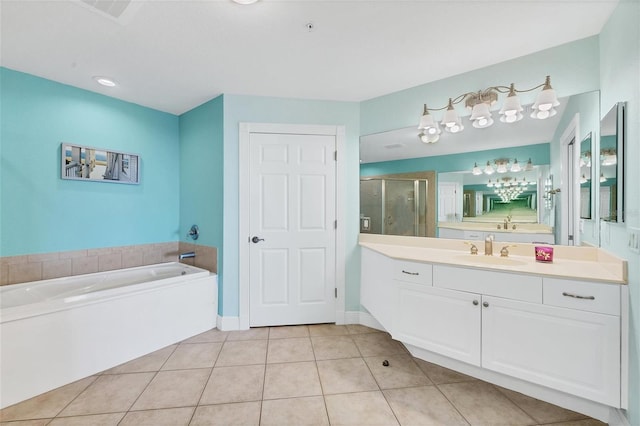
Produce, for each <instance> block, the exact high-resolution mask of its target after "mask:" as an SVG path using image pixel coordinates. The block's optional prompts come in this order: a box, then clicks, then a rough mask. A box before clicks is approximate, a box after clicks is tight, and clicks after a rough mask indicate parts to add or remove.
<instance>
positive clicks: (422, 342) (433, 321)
mask: <svg viewBox="0 0 640 426" xmlns="http://www.w3.org/2000/svg"><path fill="white" fill-rule="evenodd" d="M395 287H396V300H395V307H394V316H393V320H394V321H393V326H392V331H393V332H392V335H393V337H394V338H395V339H396V340H399V341H401V342H405V343H408V344H410V345H414V346H417V347H419V348H423V349H426V350H429V351H432V352H436V353H439V354H441V355H445V356H448V357H450V358H453V359H457V360H459V361H463V362H466V363H469V364H473V365H476V366H480V331H481V322H480V314H481V309H480V296H479V295H477V294H473V293H465V292H461V291H450V290H443V289H439V288H434V287H425V286H421V285H417V284H411V283H405V282H401V281H397V282H396V283H395Z"/></svg>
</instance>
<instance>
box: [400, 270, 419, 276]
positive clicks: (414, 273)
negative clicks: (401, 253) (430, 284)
mask: <svg viewBox="0 0 640 426" xmlns="http://www.w3.org/2000/svg"><path fill="white" fill-rule="evenodd" d="M402 273H403V274H407V275H420V272H408V271H405V270H404V269H403V270H402Z"/></svg>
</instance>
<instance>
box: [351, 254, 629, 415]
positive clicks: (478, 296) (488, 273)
mask: <svg viewBox="0 0 640 426" xmlns="http://www.w3.org/2000/svg"><path fill="white" fill-rule="evenodd" d="M362 256H363V257H362V287H361V289H362V294H361V298H362V304H363V305H364V306H365V307H366V308H367V309H368V310H369V312H371V314H372V315H373V316H374V317H375V318H376V319H377V320H378V321H379V322H380V323H381V324H382V325H383V326H384V327H385V328H386V329H387V331H389V332H390V333H391V335H392V336H393V338H394V339H396V340H399V341H401V342H403V343H406V344H407V345H410V349H411V347H415V348H417V349H418V350H420V351H428V352H427V353H433V354H435V355H436V356H444V357H447V358H450V359H452V360H457V361H462V362H464V363H466V364H470V365H472V366H475V367H477V368H479V369H480V370H481V371H491V372H495V373H499V374H500V375H506V376H508V377H513V378H517V379H520V380H523V381H525V382H527V383H533V384H536V385H541V386H543V387H546V388H550V389H554V390H557V391H560V392H564V393H566V394H569V395H575V396H578V397H581V398H585V399H587V400H590V401H595V402H598V403H602V404H605V405H607V406H612V407H620V406H621V310H620V304H621V290H620V285H619V284H606V283H595V282H585V281H579V280H569V279H558V278H548V277H542V276H536V275H531V274H522V273H516V272H505V271H496V270H490V269H478V268H469V267H461V266H453V265H444V264H430V263H427V262H408V261H403V260H397V259H391V258H386V259H385V256H384V255H381V254H379V253H376V252H375V251H372V250H368V249H366V248H363V250H362ZM384 269H386V271H385V270H384ZM378 315H379V316H378ZM425 359H428V357H426V358H425ZM487 374H489V373H487Z"/></svg>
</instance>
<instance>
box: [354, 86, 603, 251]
mask: <svg viewBox="0 0 640 426" xmlns="http://www.w3.org/2000/svg"><path fill="white" fill-rule="evenodd" d="M572 98H573V101H572ZM559 101H560V105H558V106H557V107H556V114H554V115H553V116H551V117H549V118H548V119H546V120H521V121H518V122H516V123H502V122H498V121H497V120H496V122H495V123H494V125H492V126H491V127H488V128H483V129H477V128H473V127H472V126H468V127H467V128H466V129H467V130H469V131H467V130H465V131H464V132H462V133H457V134H455V135H451V134H446V133H442V134H441V135H440V136H441V137H440V138H439V140H438V142H437V143H424V142H423V141H421V139H420V137H419V131H418V130H417V128H416V126H411V127H407V128H402V129H396V130H391V131H388V132H382V133H377V134H372V135H365V136H362V137H361V138H360V158H361V166H360V176H361V179H366V178H368V177H372V176H380V175H386V174H393V173H407V172H424V171H433V172H435V173H436V176H437V177H436V180H435V182H434V184H433V185H431V186H433V187H434V190H437V197H436V199H435V200H434V203H429V202H427V204H426V206H425V208H426V210H427V212H429V211H434V212H435V214H434V221H435V222H436V235H438V236H440V237H444V238H464V239H481V238H484V237H485V236H486V235H488V234H493V235H494V237H495V238H496V240H498V241H515V242H518V241H522V242H547V243H556V242H557V241H560V240H561V238H560V236H559V235H556V234H559V233H560V232H561V229H562V227H561V226H560V225H561V223H560V216H561V215H566V214H570V213H568V212H570V211H573V212H575V213H573V214H575V217H576V219H575V220H576V221H577V218H579V216H583V217H585V216H587V215H588V216H589V217H592V216H593V211H592V208H590V209H586V208H585V209H582V208H581V207H580V206H575V207H573V208H570V207H571V206H568V205H567V204H566V202H565V203H562V202H561V201H562V200H561V198H560V197H563V196H564V195H563V194H564V192H565V191H564V190H563V188H564V189H566V188H567V187H569V186H570V185H573V183H571V184H570V183H569V182H568V181H566V180H565V179H559V180H558V183H556V184H555V185H556V186H554V184H552V183H551V182H552V179H553V177H552V173H555V174H559V173H560V172H561V171H562V169H565V168H566V166H562V165H561V161H562V160H561V155H560V142H559V140H560V138H561V136H562V135H563V133H564V132H565V130H566V129H567V128H568V127H569V126H570V123H571V122H572V120H574V118H575V117H576V116H581V117H582V121H581V128H580V135H577V138H578V137H579V139H577V140H581V141H583V140H584V146H585V147H586V146H588V145H591V144H593V143H594V141H593V136H592V135H593V134H594V133H593V131H594V130H595V128H597V125H598V121H599V105H598V101H599V95H598V93H597V92H590V93H587V94H580V95H575V96H572V97H568V98H561V99H559ZM525 108H528V107H525ZM525 115H526V113H525ZM592 117H593V120H592V119H591V118H592ZM589 133H590V134H591V136H587V135H588V134H589ZM589 149H590V150H593V149H592V148H589ZM581 151H582V149H581ZM584 151H585V152H586V151H587V149H586V148H585V150H584ZM585 155H586V154H585ZM576 157H577V156H576ZM516 164H517V165H516ZM514 165H516V167H515V168H513V166H514ZM488 167H489V168H491V169H492V170H491V171H490V172H489V173H490V174H489V173H487V172H486V170H487V168H488ZM512 168H513V169H512ZM586 173H587V171H586V169H585V177H586ZM575 179H576V180H575V181H574V182H575V185H576V187H577V186H579V184H578V179H579V176H576V177H575ZM593 179H594V177H591V181H592V180H593ZM525 182H526V183H525ZM429 183H430V184H431V182H429ZM496 183H497V184H498V185H497V186H496ZM580 185H581V184H580ZM591 188H593V186H592V187H591ZM575 202H576V203H582V201H581V199H580V198H579V197H576V198H575ZM592 203H593V196H592V195H591V196H590V200H588V201H587V200H585V204H586V205H591V204H592ZM583 210H584V211H583ZM587 210H590V211H587ZM363 213H364V212H363V211H361V216H363ZM581 213H584V215H581ZM365 216H366V215H365ZM563 220H564V219H563ZM563 223H564V222H563ZM564 228H565V229H564V232H567V229H566V228H567V227H566V226H565V227H564ZM369 232H375V231H374V230H373V229H372V230H370V231H369Z"/></svg>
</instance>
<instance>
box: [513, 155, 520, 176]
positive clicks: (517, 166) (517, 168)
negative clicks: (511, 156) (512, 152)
mask: <svg viewBox="0 0 640 426" xmlns="http://www.w3.org/2000/svg"><path fill="white" fill-rule="evenodd" d="M511 171H512V172H514V173H517V172H521V171H522V167H520V163H518V159H517V158H516V159H515V161H514V162H513V164H512V165H511Z"/></svg>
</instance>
